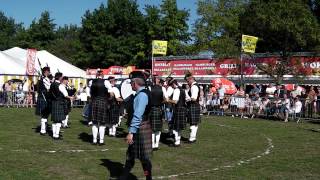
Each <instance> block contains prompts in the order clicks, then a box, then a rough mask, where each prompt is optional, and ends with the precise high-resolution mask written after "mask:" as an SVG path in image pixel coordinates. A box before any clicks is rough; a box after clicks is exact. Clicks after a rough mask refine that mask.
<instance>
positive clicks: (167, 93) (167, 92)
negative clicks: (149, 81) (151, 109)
mask: <svg viewBox="0 0 320 180" xmlns="http://www.w3.org/2000/svg"><path fill="white" fill-rule="evenodd" d="M162 91H164V97H165V98H167V99H168V98H169V97H171V96H172V94H173V91H174V89H173V88H172V87H171V86H169V87H168V88H164V89H162Z"/></svg>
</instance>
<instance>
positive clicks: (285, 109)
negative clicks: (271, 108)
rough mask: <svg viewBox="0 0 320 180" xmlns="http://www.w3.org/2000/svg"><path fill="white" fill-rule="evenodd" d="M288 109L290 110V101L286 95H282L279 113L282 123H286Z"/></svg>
mask: <svg viewBox="0 0 320 180" xmlns="http://www.w3.org/2000/svg"><path fill="white" fill-rule="evenodd" d="M289 109H290V99H289V98H288V96H287V95H286V94H284V96H283V99H282V101H281V112H282V113H283V115H284V122H288V117H289Z"/></svg>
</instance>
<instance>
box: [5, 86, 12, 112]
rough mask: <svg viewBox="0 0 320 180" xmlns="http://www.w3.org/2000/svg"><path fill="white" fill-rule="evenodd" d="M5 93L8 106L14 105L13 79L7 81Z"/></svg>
mask: <svg viewBox="0 0 320 180" xmlns="http://www.w3.org/2000/svg"><path fill="white" fill-rule="evenodd" d="M4 88H5V95H6V97H5V98H6V106H7V107H10V106H12V105H13V86H12V81H8V82H6V83H5V86H4Z"/></svg>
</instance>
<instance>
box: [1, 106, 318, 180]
mask: <svg viewBox="0 0 320 180" xmlns="http://www.w3.org/2000/svg"><path fill="white" fill-rule="evenodd" d="M33 114H34V110H33V109H14V108H12V109H6V108H1V109H0V128H1V130H0V179H1V180H2V179H3V180H7V179H23V180H29V179H30V180H31V179H32V180H37V179H39V180H44V179H50V180H51V179H54V180H58V179H85V180H87V179H109V177H110V176H112V177H116V176H117V175H119V174H120V173H121V168H122V166H123V163H124V161H125V153H126V148H127V145H126V144H125V143H124V136H125V134H124V133H123V134H120V135H119V136H120V137H117V138H110V137H106V140H105V142H106V145H105V146H93V145H91V144H90V141H91V129H90V128H89V127H87V126H85V125H84V124H83V123H82V122H81V120H82V118H81V116H80V110H79V109H74V110H73V112H72V114H71V116H70V117H71V122H72V124H71V128H70V129H65V130H64V132H63V137H64V140H62V141H53V140H52V139H51V138H50V137H49V136H44V137H43V136H40V135H39V134H38V133H36V127H37V126H38V123H39V122H38V120H37V118H36V117H35V116H34V115H33ZM123 129H124V130H125V127H123ZM187 135H188V132H187V131H186V132H184V137H187ZM168 141H169V140H167V139H163V143H162V144H160V148H161V149H160V150H159V151H156V152H154V155H153V158H152V162H153V175H154V177H155V179H157V178H158V179H159V178H163V179H183V180H188V179H320V125H318V124H311V123H302V124H296V123H293V122H292V123H283V122H277V121H267V120H260V119H254V120H251V119H249V120H244V119H237V118H234V119H233V118H230V117H212V116H211V117H203V121H202V124H201V125H200V128H199V132H198V141H197V143H196V144H192V145H190V144H185V143H184V144H182V146H181V147H180V148H173V147H169V146H168V145H167V143H168ZM76 150H83V151H76ZM132 178H143V172H142V168H141V165H140V163H139V162H138V161H137V163H136V166H135V168H134V170H133V171H132Z"/></svg>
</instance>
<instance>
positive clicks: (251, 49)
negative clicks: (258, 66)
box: [241, 35, 258, 53]
mask: <svg viewBox="0 0 320 180" xmlns="http://www.w3.org/2000/svg"><path fill="white" fill-rule="evenodd" d="M257 41H258V38H257V37H254V36H248V35H242V43H241V51H243V52H247V53H255V51H256V46H257Z"/></svg>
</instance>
